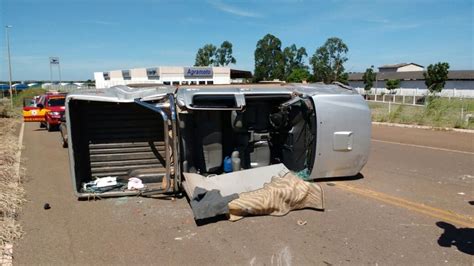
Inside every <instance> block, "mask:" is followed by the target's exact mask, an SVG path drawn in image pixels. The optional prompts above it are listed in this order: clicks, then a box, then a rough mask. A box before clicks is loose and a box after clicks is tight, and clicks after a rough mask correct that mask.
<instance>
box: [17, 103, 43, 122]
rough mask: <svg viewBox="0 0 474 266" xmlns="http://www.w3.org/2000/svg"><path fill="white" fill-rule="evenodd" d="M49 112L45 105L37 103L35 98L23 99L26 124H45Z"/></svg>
mask: <svg viewBox="0 0 474 266" xmlns="http://www.w3.org/2000/svg"><path fill="white" fill-rule="evenodd" d="M47 112H48V110H47V109H46V108H44V105H43V104H41V103H37V102H36V101H35V100H34V99H33V98H24V99H23V111H22V114H23V121H24V122H44V121H45V119H46V113H47Z"/></svg>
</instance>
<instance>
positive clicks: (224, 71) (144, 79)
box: [94, 66, 252, 88]
mask: <svg viewBox="0 0 474 266" xmlns="http://www.w3.org/2000/svg"><path fill="white" fill-rule="evenodd" d="M251 78H252V73H251V72H250V71H243V70H235V69H230V68H228V67H166V66H160V67H151V68H134V69H126V70H113V71H107V72H95V73H94V79H95V85H96V88H109V87H111V86H115V85H130V84H164V85H213V84H233V83H246V82H247V81H248V80H249V79H251Z"/></svg>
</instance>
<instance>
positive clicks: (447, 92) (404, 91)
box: [354, 87, 474, 98]
mask: <svg viewBox="0 0 474 266" xmlns="http://www.w3.org/2000/svg"><path fill="white" fill-rule="evenodd" d="M354 89H356V90H357V92H359V94H362V95H365V94H367V95H377V96H381V95H384V94H390V91H389V90H387V89H385V88H372V89H371V90H370V91H369V93H366V91H365V90H364V88H360V87H356V88H354ZM428 93H429V92H428V90H427V89H418V88H398V89H395V90H393V94H395V95H401V96H426V95H428ZM436 95H438V96H441V97H455V98H474V90H465V89H459V90H458V89H443V90H442V91H441V92H440V93H437V94H436Z"/></svg>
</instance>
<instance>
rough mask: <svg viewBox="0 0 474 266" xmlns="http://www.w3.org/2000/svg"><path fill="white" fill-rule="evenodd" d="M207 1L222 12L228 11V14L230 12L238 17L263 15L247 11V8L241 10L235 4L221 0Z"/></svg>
mask: <svg viewBox="0 0 474 266" xmlns="http://www.w3.org/2000/svg"><path fill="white" fill-rule="evenodd" d="M209 3H210V4H211V5H212V6H214V7H215V8H217V9H219V10H221V11H223V12H226V13H229V14H232V15H236V16H239V17H248V18H261V17H263V16H262V14H259V13H256V12H251V11H247V10H243V9H240V8H238V7H235V6H231V5H228V4H225V3H223V2H221V1H210V2H209Z"/></svg>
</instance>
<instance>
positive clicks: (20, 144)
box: [15, 122, 25, 184]
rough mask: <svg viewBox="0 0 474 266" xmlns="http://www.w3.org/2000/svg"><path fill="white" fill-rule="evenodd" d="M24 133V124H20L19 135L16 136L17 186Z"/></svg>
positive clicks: (19, 178)
mask: <svg viewBox="0 0 474 266" xmlns="http://www.w3.org/2000/svg"><path fill="white" fill-rule="evenodd" d="M24 132H25V122H22V123H21V128H20V135H19V136H18V151H17V153H16V162H15V163H16V165H15V166H16V167H15V174H16V176H17V178H18V184H20V182H21V175H20V167H21V149H22V148H23V134H24Z"/></svg>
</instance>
